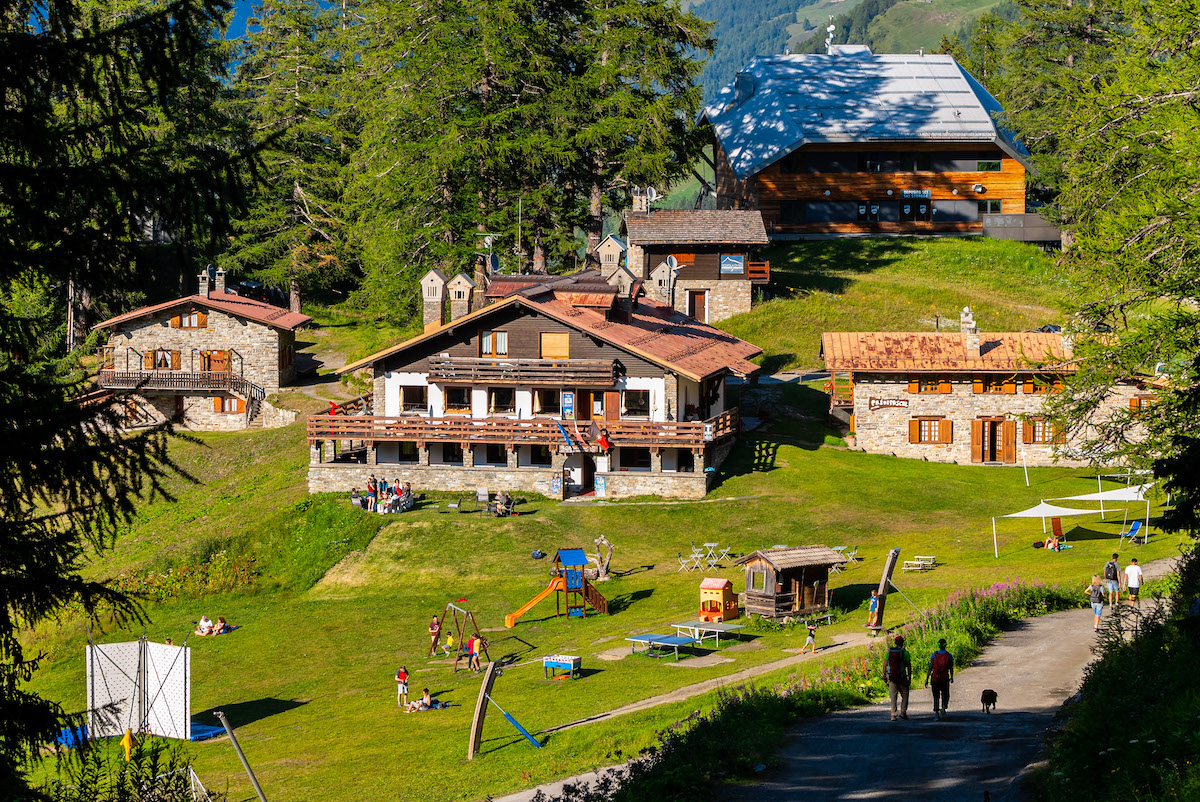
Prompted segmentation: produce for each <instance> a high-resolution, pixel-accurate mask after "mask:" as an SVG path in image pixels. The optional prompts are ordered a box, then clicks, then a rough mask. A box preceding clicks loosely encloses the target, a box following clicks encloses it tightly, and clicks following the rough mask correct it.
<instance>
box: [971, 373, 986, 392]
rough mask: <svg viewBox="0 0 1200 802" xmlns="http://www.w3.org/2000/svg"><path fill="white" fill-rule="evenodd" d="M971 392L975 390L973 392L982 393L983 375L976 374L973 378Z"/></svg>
mask: <svg viewBox="0 0 1200 802" xmlns="http://www.w3.org/2000/svg"><path fill="white" fill-rule="evenodd" d="M971 392H973V393H982V392H983V377H982V376H975V377H973V378H972V379H971Z"/></svg>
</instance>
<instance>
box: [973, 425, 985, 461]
mask: <svg viewBox="0 0 1200 802" xmlns="http://www.w3.org/2000/svg"><path fill="white" fill-rule="evenodd" d="M971 462H983V421H981V420H973V421H971Z"/></svg>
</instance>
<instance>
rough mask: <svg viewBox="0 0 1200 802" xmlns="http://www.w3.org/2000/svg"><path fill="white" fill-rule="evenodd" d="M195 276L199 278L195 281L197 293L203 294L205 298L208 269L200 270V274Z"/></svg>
mask: <svg viewBox="0 0 1200 802" xmlns="http://www.w3.org/2000/svg"><path fill="white" fill-rule="evenodd" d="M197 278H198V279H199V281H198V282H197V293H198V294H200V295H203V296H204V297H205V298H207V297H208V271H207V270H202V271H200V275H199V276H197Z"/></svg>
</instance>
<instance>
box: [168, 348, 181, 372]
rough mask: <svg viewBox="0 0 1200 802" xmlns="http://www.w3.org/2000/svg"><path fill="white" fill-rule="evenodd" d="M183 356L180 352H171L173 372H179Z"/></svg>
mask: <svg viewBox="0 0 1200 802" xmlns="http://www.w3.org/2000/svg"><path fill="white" fill-rule="evenodd" d="M181 360H182V355H181V354H180V353H179V352H178V351H172V352H171V370H179V367H180V365H181V364H182V362H181Z"/></svg>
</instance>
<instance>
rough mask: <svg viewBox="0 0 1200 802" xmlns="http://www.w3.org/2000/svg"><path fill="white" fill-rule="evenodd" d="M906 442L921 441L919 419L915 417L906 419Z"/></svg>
mask: <svg viewBox="0 0 1200 802" xmlns="http://www.w3.org/2000/svg"><path fill="white" fill-rule="evenodd" d="M908 442H910V443H919V442H921V421H919V420H917V419H916V418H910V419H909V421H908Z"/></svg>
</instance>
